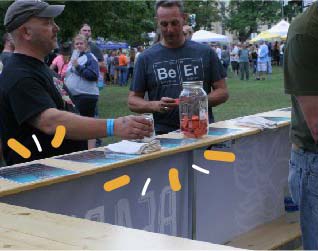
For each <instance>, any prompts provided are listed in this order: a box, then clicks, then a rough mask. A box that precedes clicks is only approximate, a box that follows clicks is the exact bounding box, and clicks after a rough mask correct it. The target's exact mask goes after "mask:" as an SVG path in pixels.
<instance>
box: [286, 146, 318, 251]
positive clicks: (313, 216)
mask: <svg viewBox="0 0 318 251" xmlns="http://www.w3.org/2000/svg"><path fill="white" fill-rule="evenodd" d="M288 184H289V190H290V193H291V196H292V198H293V200H294V202H295V203H296V204H297V205H298V206H299V209H300V226H301V232H302V239H303V247H304V249H307V250H308V249H315V250H317V249H318V153H312V152H307V151H304V150H302V149H293V150H292V152H291V159H290V162H289V175H288Z"/></svg>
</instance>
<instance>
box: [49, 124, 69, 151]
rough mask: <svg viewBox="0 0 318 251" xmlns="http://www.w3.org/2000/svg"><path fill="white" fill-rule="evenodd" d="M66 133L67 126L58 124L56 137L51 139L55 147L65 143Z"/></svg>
mask: <svg viewBox="0 0 318 251" xmlns="http://www.w3.org/2000/svg"><path fill="white" fill-rule="evenodd" d="M65 134H66V128H65V126H62V125H59V126H57V127H56V130H55V135H54V138H53V139H52V141H51V145H52V146H53V147H54V148H59V147H60V146H61V145H62V143H63V140H64V137H65Z"/></svg>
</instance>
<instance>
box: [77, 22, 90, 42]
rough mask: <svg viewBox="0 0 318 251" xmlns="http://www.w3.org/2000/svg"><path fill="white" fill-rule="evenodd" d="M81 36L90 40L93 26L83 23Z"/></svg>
mask: <svg viewBox="0 0 318 251" xmlns="http://www.w3.org/2000/svg"><path fill="white" fill-rule="evenodd" d="M79 34H81V35H83V36H85V37H86V38H87V40H89V39H90V38H91V37H92V29H91V26H90V25H89V24H87V23H83V24H82V26H81V29H80V32H79Z"/></svg>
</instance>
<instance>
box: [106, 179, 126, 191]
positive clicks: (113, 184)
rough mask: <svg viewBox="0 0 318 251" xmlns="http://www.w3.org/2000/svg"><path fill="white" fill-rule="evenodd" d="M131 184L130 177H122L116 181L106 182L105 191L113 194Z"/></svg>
mask: <svg viewBox="0 0 318 251" xmlns="http://www.w3.org/2000/svg"><path fill="white" fill-rule="evenodd" d="M129 183H130V177H129V176H128V175H123V176H120V177H118V178H116V179H113V180H110V181H107V182H105V184H104V190H105V191H106V192H111V191H113V190H115V189H118V188H120V187H123V186H126V185H128V184H129Z"/></svg>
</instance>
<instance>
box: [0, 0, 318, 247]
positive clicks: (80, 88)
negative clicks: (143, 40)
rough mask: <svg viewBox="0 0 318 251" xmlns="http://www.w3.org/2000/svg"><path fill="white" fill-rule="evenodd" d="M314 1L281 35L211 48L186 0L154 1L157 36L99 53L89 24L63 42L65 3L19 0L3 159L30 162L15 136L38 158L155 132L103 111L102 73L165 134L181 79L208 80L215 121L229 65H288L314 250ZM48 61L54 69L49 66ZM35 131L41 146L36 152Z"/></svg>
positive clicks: (293, 174)
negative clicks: (198, 36) (189, 22)
mask: <svg viewBox="0 0 318 251" xmlns="http://www.w3.org/2000/svg"><path fill="white" fill-rule="evenodd" d="M317 6H318V3H314V4H313V5H312V6H311V7H310V8H308V10H307V11H306V12H305V13H303V14H302V15H300V16H299V17H298V18H296V20H295V21H294V22H293V23H292V24H291V26H290V31H289V34H288V37H287V42H286V49H285V44H284V43H278V42H275V44H274V45H272V44H271V43H265V42H264V41H260V42H259V44H257V45H249V44H246V43H243V44H233V45H231V47H228V46H223V48H221V46H220V45H218V44H216V45H213V46H212V47H213V48H212V47H211V46H207V45H203V44H199V43H196V42H194V41H192V40H191V34H192V32H193V31H191V29H189V27H186V26H185V25H186V14H185V13H184V10H183V3H182V1H180V0H157V1H156V5H155V16H156V22H157V26H158V31H159V32H158V34H159V35H158V37H157V38H156V39H157V40H156V43H154V45H153V46H151V47H150V48H148V49H147V50H145V51H143V48H142V47H138V49H137V51H136V50H134V49H132V50H130V51H129V54H128V56H127V55H126V54H125V53H124V51H123V50H119V51H117V52H116V51H112V52H110V53H106V54H104V55H103V53H102V52H101V50H100V49H99V48H98V47H97V46H96V44H95V43H94V42H93V41H92V36H91V35H92V30H91V27H90V25H89V24H87V23H85V24H83V25H82V26H81V27H79V31H78V32H77V34H76V35H75V36H74V38H73V41H72V45H71V44H69V43H61V44H60V48H59V55H58V56H56V57H52V53H51V52H52V50H53V49H55V48H56V47H57V35H58V31H59V27H58V26H57V24H56V23H55V21H54V18H55V17H57V16H58V15H60V14H61V13H62V12H63V10H64V7H65V6H64V5H49V4H48V3H46V2H43V1H38V0H24V1H15V2H13V3H12V4H11V5H10V6H9V8H8V9H7V11H6V15H5V19H4V26H5V28H6V30H7V32H8V33H7V34H6V35H5V36H4V37H3V40H4V41H3V43H4V50H3V53H2V54H1V61H2V64H3V69H2V73H1V75H0V134H1V140H2V148H3V156H4V159H5V161H6V164H7V165H12V164H17V163H21V162H25V161H26V159H24V158H23V157H22V156H20V155H19V154H18V153H17V152H15V151H14V150H13V149H11V148H10V147H9V146H8V144H7V142H8V140H9V139H11V138H14V139H16V140H17V141H18V142H20V143H21V144H22V145H23V146H25V147H26V148H28V149H29V150H30V151H31V153H32V154H31V157H30V158H29V159H28V160H29V161H30V160H36V159H42V158H47V157H52V156H56V155H61V154H67V153H71V152H74V151H80V150H85V149H88V148H90V147H94V146H95V140H94V139H98V138H102V137H109V136H114V135H115V136H119V137H121V138H125V139H142V138H144V137H149V136H150V135H152V133H153V132H152V130H153V129H152V128H153V127H152V124H151V122H150V121H149V120H147V119H146V118H145V117H143V116H125V117H120V118H116V119H113V118H108V119H99V118H96V117H97V116H98V109H97V102H98V99H99V88H98V87H99V85H98V83H99V81H100V80H102V81H106V82H109V83H110V84H111V83H112V84H118V85H120V86H125V85H127V79H128V78H129V77H132V81H131V86H130V91H129V94H128V106H129V108H130V110H131V111H133V112H137V113H153V115H154V125H155V132H156V133H157V134H164V133H168V132H171V131H174V130H176V129H179V127H180V121H179V111H178V103H177V102H176V99H177V98H178V97H179V95H180V92H181V89H182V81H202V82H203V89H204V90H205V92H206V93H207V96H208V106H209V111H208V115H209V122H213V121H214V116H213V112H212V107H214V106H217V105H220V104H222V103H224V102H226V101H227V100H228V98H229V92H228V89H227V85H226V77H227V68H228V67H229V66H231V69H232V71H233V72H234V74H236V75H239V76H240V79H242V80H243V79H246V80H248V79H249V69H250V68H252V70H253V73H254V74H255V77H256V79H257V80H264V79H265V76H266V74H268V73H269V74H270V73H271V66H272V63H274V64H276V65H282V64H283V63H284V74H285V91H286V93H288V94H290V95H291V98H292V109H293V112H292V120H291V121H292V122H291V124H292V126H291V141H292V143H293V147H292V157H291V162H290V173H289V185H290V190H291V192H292V196H293V199H294V201H295V202H296V203H297V204H298V205H299V206H300V210H301V217H300V219H301V228H302V234H303V247H304V248H305V249H318V238H317V236H318V227H317V226H318V217H317V212H318V196H317V194H318V193H317V184H318V179H317V177H318V175H317V173H318V171H317V170H318V169H317V167H318V163H316V162H317V161H318V158H317V152H318V148H317V142H318V130H317V124H318V123H317V118H318V101H317V100H318V99H317V95H318V92H317V90H316V78H315V74H316V71H315V68H316V67H317V64H316V58H317V57H316V56H317V53H316V52H317V46H316V44H317V40H318V37H317V33H316V32H315V31H316V30H315V29H316V28H317V23H318V22H317V18H318V7H317ZM48 65H49V67H48ZM59 125H63V126H64V127H65V128H66V139H65V140H64V141H63V143H62V145H61V146H60V147H59V148H55V147H54V146H52V145H51V140H52V139H53V137H54V134H55V131H56V128H57V126H59ZM34 136H36V137H37V139H38V141H39V142H40V143H41V145H42V150H41V151H39V150H38V148H37V145H36V144H35V142H34Z"/></svg>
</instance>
